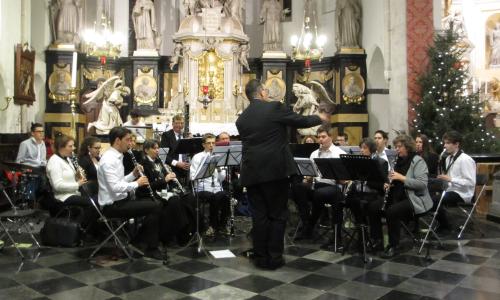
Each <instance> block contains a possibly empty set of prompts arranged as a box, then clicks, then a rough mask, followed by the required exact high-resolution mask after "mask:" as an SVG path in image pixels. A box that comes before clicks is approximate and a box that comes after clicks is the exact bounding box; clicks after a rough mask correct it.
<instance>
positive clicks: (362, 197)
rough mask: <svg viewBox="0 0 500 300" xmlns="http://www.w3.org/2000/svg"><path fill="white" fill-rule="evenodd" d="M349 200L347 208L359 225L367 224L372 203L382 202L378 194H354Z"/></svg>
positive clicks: (347, 200)
mask: <svg viewBox="0 0 500 300" xmlns="http://www.w3.org/2000/svg"><path fill="white" fill-rule="evenodd" d="M347 198H348V199H346V200H345V201H346V206H347V207H349V209H350V210H351V212H352V214H353V216H354V221H355V222H356V223H357V224H366V218H367V216H368V207H369V205H370V203H372V202H376V201H378V200H380V198H381V196H380V195H379V194H378V193H362V192H354V193H352V194H351V195H349V197H347ZM378 203H380V202H378Z"/></svg>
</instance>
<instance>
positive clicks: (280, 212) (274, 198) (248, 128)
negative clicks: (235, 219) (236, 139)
mask: <svg viewBox="0 0 500 300" xmlns="http://www.w3.org/2000/svg"><path fill="white" fill-rule="evenodd" d="M245 93H246V95H247V98H248V99H250V105H249V106H248V107H247V108H246V109H245V111H243V113H242V114H241V115H240V117H239V118H238V120H237V121H236V127H237V128H238V131H239V133H240V137H241V140H242V143H243V157H242V164H241V177H240V180H241V184H242V185H243V186H246V187H247V191H248V198H249V200H250V204H251V207H252V222H253V230H252V233H253V237H252V239H253V251H254V263H255V265H256V266H258V267H262V268H266V269H276V268H279V267H281V266H282V265H283V264H284V259H283V248H284V245H283V239H284V235H285V226H286V218H287V198H288V197H287V196H288V194H287V190H288V186H289V182H288V179H289V176H290V175H293V174H295V173H296V169H297V167H296V165H295V162H294V160H293V156H292V153H291V151H290V149H289V148H288V137H287V126H294V127H298V128H305V127H312V126H315V125H319V124H321V122H322V121H329V119H330V117H329V115H327V114H324V113H321V114H320V115H318V116H307V117H306V116H301V115H298V114H296V113H293V112H292V111H291V110H289V109H287V108H286V106H285V105H283V104H281V103H279V102H269V101H268V97H269V95H268V91H267V89H266V88H265V87H264V85H262V84H261V83H260V82H259V81H258V80H255V79H253V80H250V81H249V82H248V84H247V85H246V87H245Z"/></svg>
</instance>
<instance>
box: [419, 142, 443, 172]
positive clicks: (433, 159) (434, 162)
mask: <svg viewBox="0 0 500 300" xmlns="http://www.w3.org/2000/svg"><path fill="white" fill-rule="evenodd" d="M415 144H416V147H417V148H416V149H417V154H418V155H420V156H421V157H422V158H423V159H424V160H425V163H426V164H427V168H428V169H429V177H430V178H435V177H436V176H437V170H438V160H439V155H437V154H436V152H434V149H432V146H431V144H430V143H429V138H428V137H427V136H426V135H425V134H422V133H418V134H417V137H416V138H415Z"/></svg>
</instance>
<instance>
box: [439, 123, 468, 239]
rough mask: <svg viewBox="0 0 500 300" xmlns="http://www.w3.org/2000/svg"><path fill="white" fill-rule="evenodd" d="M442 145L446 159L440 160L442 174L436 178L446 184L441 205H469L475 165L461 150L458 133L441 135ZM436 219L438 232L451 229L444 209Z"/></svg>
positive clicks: (460, 137) (452, 132)
mask: <svg viewBox="0 0 500 300" xmlns="http://www.w3.org/2000/svg"><path fill="white" fill-rule="evenodd" d="M443 143H444V148H445V151H446V153H447V154H448V157H446V159H442V160H441V163H442V166H441V170H442V174H440V175H438V176H437V178H438V179H441V180H443V181H444V182H445V183H446V194H445V195H444V198H443V204H456V203H458V202H465V203H471V201H472V197H473V196H474V188H475V186H476V163H475V162H474V160H473V159H472V158H471V157H470V156H469V155H467V154H466V153H464V151H463V150H462V149H461V146H462V135H461V134H460V133H459V132H457V131H448V132H446V133H445V134H444V135H443ZM436 219H437V220H438V222H439V228H438V230H439V231H441V232H447V231H450V230H452V229H453V226H452V224H451V222H450V221H449V220H448V217H447V216H446V210H445V209H444V208H441V209H440V210H439V211H438V214H437V216H436Z"/></svg>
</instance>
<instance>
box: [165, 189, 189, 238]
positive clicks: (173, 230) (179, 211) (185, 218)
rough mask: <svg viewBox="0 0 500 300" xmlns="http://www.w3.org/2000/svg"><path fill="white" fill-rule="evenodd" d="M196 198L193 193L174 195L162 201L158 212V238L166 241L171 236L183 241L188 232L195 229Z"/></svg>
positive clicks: (187, 236)
mask: <svg viewBox="0 0 500 300" xmlns="http://www.w3.org/2000/svg"><path fill="white" fill-rule="evenodd" d="M195 201H196V200H195V199H194V197H193V195H191V194H186V195H182V196H179V195H176V196H172V197H170V198H169V199H168V201H164V202H163V204H162V206H163V207H162V210H161V214H160V240H161V241H162V242H168V241H169V240H171V239H172V238H173V237H176V238H177V241H179V242H181V243H183V242H186V241H187V240H188V239H189V233H193V232H194V231H195V230H196V224H195V222H196V215H195V214H196V210H195V209H196V208H195V205H196V202H195Z"/></svg>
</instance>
